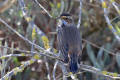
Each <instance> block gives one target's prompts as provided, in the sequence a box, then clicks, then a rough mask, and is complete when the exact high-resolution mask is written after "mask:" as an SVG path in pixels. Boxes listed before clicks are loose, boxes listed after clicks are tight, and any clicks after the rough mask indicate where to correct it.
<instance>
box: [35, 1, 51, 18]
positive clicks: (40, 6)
mask: <svg viewBox="0 0 120 80" xmlns="http://www.w3.org/2000/svg"><path fill="white" fill-rule="evenodd" d="M35 2H36V3H37V4H38V5H39V6H40V7H41V8H42V9H43V10H44V11H45V12H46V13H47V14H48V16H49V17H50V18H52V15H51V14H50V13H49V12H48V11H47V10H46V9H45V8H44V7H43V6H42V5H41V4H40V3H39V2H38V1H37V0H35Z"/></svg>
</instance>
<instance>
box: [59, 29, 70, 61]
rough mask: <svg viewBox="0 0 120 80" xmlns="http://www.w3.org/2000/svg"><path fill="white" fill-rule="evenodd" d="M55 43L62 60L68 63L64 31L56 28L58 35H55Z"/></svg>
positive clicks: (67, 48)
mask: <svg viewBox="0 0 120 80" xmlns="http://www.w3.org/2000/svg"><path fill="white" fill-rule="evenodd" d="M57 41H58V49H59V50H60V52H61V54H62V57H63V58H64V61H65V62H66V63H68V61H69V59H68V50H69V47H68V44H67V42H66V38H65V34H64V30H62V28H58V33H57Z"/></svg>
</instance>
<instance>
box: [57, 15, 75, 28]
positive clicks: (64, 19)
mask: <svg viewBox="0 0 120 80" xmlns="http://www.w3.org/2000/svg"><path fill="white" fill-rule="evenodd" d="M59 24H60V25H62V24H63V25H66V26H67V25H72V24H73V18H72V16H71V15H70V14H69V13H62V14H61V15H60V17H59Z"/></svg>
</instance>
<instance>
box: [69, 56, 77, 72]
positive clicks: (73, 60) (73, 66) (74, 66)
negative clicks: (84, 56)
mask: <svg viewBox="0 0 120 80" xmlns="http://www.w3.org/2000/svg"><path fill="white" fill-rule="evenodd" d="M77 62H78V60H77V56H76V57H75V56H74V55H72V56H71V60H70V63H69V68H70V72H72V73H76V72H77V71H78V65H77Z"/></svg>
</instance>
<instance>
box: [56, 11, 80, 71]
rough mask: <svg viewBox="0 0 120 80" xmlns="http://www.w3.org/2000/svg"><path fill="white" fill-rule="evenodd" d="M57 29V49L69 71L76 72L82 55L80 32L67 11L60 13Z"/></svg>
mask: <svg viewBox="0 0 120 80" xmlns="http://www.w3.org/2000/svg"><path fill="white" fill-rule="evenodd" d="M57 29H58V31H57V41H58V49H59V51H60V53H61V54H62V57H63V60H64V62H65V63H68V64H69V69H70V72H72V73H76V72H77V71H78V63H79V64H80V58H81V55H82V41H81V37H80V32H79V30H78V29H77V27H76V25H75V24H74V21H73V19H72V16H71V15H70V14H68V13H63V14H61V15H60V17H59V22H58V27H57Z"/></svg>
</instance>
